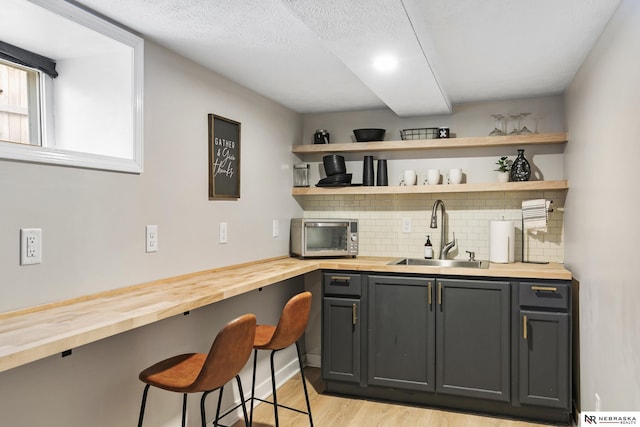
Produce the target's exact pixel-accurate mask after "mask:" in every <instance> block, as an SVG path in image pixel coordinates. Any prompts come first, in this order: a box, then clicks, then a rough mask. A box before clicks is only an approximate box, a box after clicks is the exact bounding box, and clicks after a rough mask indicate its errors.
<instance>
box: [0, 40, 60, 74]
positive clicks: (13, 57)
mask: <svg viewBox="0 0 640 427" xmlns="http://www.w3.org/2000/svg"><path fill="white" fill-rule="evenodd" d="M0 58H2V59H5V60H7V61H11V62H14V63H16V64H20V65H24V66H27V67H31V68H36V69H38V70H40V71H42V72H43V73H46V74H47V75H49V76H50V77H51V78H53V79H55V78H56V77H58V72H57V71H56V63H55V61H53V60H51V59H49V58H46V57H44V56H42V55H38V54H37V53H33V52H29V51H28V50H24V49H21V48H19V47H17V46H14V45H12V44H9V43H5V42H3V41H0Z"/></svg>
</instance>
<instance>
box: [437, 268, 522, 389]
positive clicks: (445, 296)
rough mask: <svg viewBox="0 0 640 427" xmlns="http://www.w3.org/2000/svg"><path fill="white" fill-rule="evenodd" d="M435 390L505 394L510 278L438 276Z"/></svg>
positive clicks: (507, 363)
mask: <svg viewBox="0 0 640 427" xmlns="http://www.w3.org/2000/svg"><path fill="white" fill-rule="evenodd" d="M437 293H438V297H437V299H438V308H437V310H436V330H437V332H436V349H437V350H436V351H437V353H436V392H438V393H446V394H454V395H459V396H467V397H478V398H484V399H490V400H498V401H509V400H510V378H511V376H510V366H511V365H510V363H509V360H510V348H511V347H510V330H511V329H510V313H511V305H510V303H511V300H510V284H509V283H508V282H495V281H484V280H461V279H460V280H457V279H438V280H437Z"/></svg>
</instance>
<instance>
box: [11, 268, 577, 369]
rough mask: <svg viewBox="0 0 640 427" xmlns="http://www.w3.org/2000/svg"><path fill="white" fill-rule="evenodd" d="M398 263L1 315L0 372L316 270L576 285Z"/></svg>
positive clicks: (212, 273) (533, 273)
mask: <svg viewBox="0 0 640 427" xmlns="http://www.w3.org/2000/svg"><path fill="white" fill-rule="evenodd" d="M394 259H396V258H383V257H358V258H355V259H349V258H345V259H319V260H299V259H296V258H289V257H281V258H273V259H267V260H260V261H255V262H250V263H245V264H239V265H234V266H230V267H223V268H217V269H212V270H207V271H202V272H198V273H192V274H186V275H183V276H177V277H172V278H168V279H163V280H158V281H154V282H150V283H146V284H142V285H136V286H130V287H126V288H122V289H118V290H114V291H110V292H104V293H100V294H96V295H88V296H85V297H81V298H76V299H72V300H68V301H61V302H57V303H52V304H46V305H42V306H37V307H31V308H27V309H22V310H17V311H12V312H6V313H0V372H2V371H6V370H8V369H11V368H15V367H17V366H21V365H24V364H27V363H29V362H33V361H35V360H38V359H42V358H45V357H48V356H51V355H53V354H56V353H60V352H63V351H65V350H68V349H72V348H74V347H79V346H81V345H85V344H88V343H91V342H94V341H98V340H100V339H103V338H107V337H110V336H113V335H116V334H119V333H122V332H126V331H129V330H131V329H134V328H137V327H140V326H144V325H147V324H149V323H153V322H156V321H158V320H162V319H165V318H168V317H171V316H175V315H177V314H182V313H184V312H186V311H189V310H195V309H197V308H200V307H204V306H206V305H209V304H212V303H215V302H218V301H221V300H224V299H227V298H231V297H233V296H236V295H240V294H243V293H246V292H250V291H252V290H255V289H258V288H261V287H265V286H269V285H272V284H275V283H278V282H281V281H283V280H286V279H290V278H292V277H296V276H300V275H303V274H306V273H310V272H313V271H316V270H318V269H332V270H353V271H374V272H397V273H420V274H434V275H436V274H439V275H464V276H485V277H515V278H532V279H534V278H538V279H564V280H569V279H571V273H570V272H569V271H567V270H566V269H564V267H563V266H562V265H561V264H554V263H551V264H545V265H537V264H520V263H516V264H491V266H490V267H489V269H488V270H487V269H484V270H480V269H469V268H440V267H420V266H396V265H387V263H388V262H390V261H392V260H394Z"/></svg>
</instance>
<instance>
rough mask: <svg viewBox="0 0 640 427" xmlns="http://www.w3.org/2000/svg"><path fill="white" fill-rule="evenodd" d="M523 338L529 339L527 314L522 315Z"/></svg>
mask: <svg viewBox="0 0 640 427" xmlns="http://www.w3.org/2000/svg"><path fill="white" fill-rule="evenodd" d="M522 338H524V339H525V340H526V339H527V316H522Z"/></svg>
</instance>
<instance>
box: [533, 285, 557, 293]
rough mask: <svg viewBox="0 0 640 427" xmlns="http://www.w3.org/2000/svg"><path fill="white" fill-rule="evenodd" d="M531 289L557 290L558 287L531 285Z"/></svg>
mask: <svg viewBox="0 0 640 427" xmlns="http://www.w3.org/2000/svg"><path fill="white" fill-rule="evenodd" d="M531 290H532V291H543V292H558V288H556V287H554V286H531Z"/></svg>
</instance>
